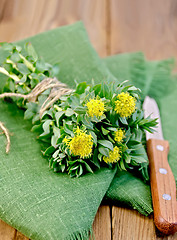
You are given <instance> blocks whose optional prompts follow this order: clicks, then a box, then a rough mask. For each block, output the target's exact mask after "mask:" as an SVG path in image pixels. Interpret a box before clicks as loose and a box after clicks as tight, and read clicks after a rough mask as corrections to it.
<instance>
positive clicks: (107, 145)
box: [98, 140, 114, 151]
mask: <svg viewBox="0 0 177 240" xmlns="http://www.w3.org/2000/svg"><path fill="white" fill-rule="evenodd" d="M98 143H99V144H101V145H102V146H104V147H106V148H109V149H110V150H111V151H113V148H114V146H113V144H112V143H111V142H110V141H108V140H98Z"/></svg>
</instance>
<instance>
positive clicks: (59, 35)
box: [0, 22, 177, 240]
mask: <svg viewBox="0 0 177 240" xmlns="http://www.w3.org/2000/svg"><path fill="white" fill-rule="evenodd" d="M29 41H30V42H31V43H32V44H33V45H34V47H35V49H36V51H37V53H38V54H39V55H40V56H42V57H43V58H44V60H45V61H47V62H49V63H51V64H54V63H58V62H60V68H61V71H60V73H59V76H58V78H59V79H60V80H61V81H62V82H65V83H67V84H68V85H69V86H70V87H74V79H76V80H77V81H79V82H81V81H87V82H90V81H91V80H92V78H93V79H94V80H95V81H96V82H100V81H104V80H107V79H110V80H113V79H114V80H116V78H117V77H118V80H119V81H120V80H124V79H125V78H129V79H131V80H132V81H133V82H134V81H137V82H136V83H137V86H138V87H141V88H145V86H146V87H147V85H146V84H147V82H149V81H150V80H149V79H151V80H152V81H151V82H150V84H149V86H148V87H147V90H148V91H149V89H151V85H152V83H153V84H155V83H154V81H157V79H158V78H157V77H156V74H154V73H155V72H157V75H158V74H159V73H161V69H162V70H164V69H165V68H166V66H167V65H168V64H164V65H163V67H162V68H160V69H159V68H158V67H157V65H158V64H157V63H147V62H146V61H145V59H144V57H143V55H142V54H141V53H134V54H133V55H132V54H125V55H124V54H122V55H118V56H114V57H110V58H108V59H106V60H101V59H100V58H99V57H98V55H97V53H96V52H95V50H94V49H93V48H92V46H91V44H90V42H89V40H88V36H87V33H86V31H85V29H84V27H83V24H82V23H80V22H79V23H76V24H74V25H70V26H66V27H61V28H58V29H55V30H51V31H48V32H46V33H42V34H39V35H36V36H34V37H32V38H29V39H27V40H23V41H20V42H18V44H20V45H24V43H25V42H29ZM5 55H6V53H5V52H2V51H0V62H2V61H3V59H4V58H5ZM115 63H117V64H115ZM160 63H161V62H159V64H160ZM151 65H152V66H153V67H151ZM155 65H156V67H154V66H155ZM106 66H108V67H106ZM113 66H114V67H113ZM152 69H153V70H152ZM158 72H159V73H158ZM168 73H169V76H168V81H172V80H173V79H172V77H171V75H170V69H169V71H168ZM119 74H120V75H119ZM162 75H163V74H162ZM119 76H120V77H119ZM158 76H159V75H158ZM0 77H1V78H0V79H1V81H0V88H2V86H3V84H4V81H5V78H4V77H2V75H1V76H0ZM158 82H159V80H158ZM164 82H165V81H164V79H163V81H162V85H164V84H165V83H164ZM173 82H175V81H173ZM169 89H170V88H169ZM176 90H177V86H176ZM148 91H147V92H148ZM151 91H152V90H151ZM148 94H149V92H148ZM175 94H176V92H175V91H174V92H173V94H170V95H167V96H166V97H164V98H162V99H161V98H159V95H158V96H157V98H158V100H159V101H160V106H161V110H162V124H163V125H164V130H165V129H166V130H165V137H166V139H168V140H169V139H171V140H172V141H170V146H171V152H170V161H171V162H172V161H173V163H172V166H173V171H174V174H175V177H176V178H177V168H176V169H175V167H174V165H175V164H174V163H175V161H176V159H175V158H176V156H177V155H176V154H175V151H176V150H175V147H174V144H171V143H172V142H173V143H175V138H176V136H177V134H175V129H174V126H175V117H177V116H176V113H175V108H174V104H175V101H176V100H175ZM171 101H173V103H172V102H171ZM167 103H168V104H169V103H170V105H171V107H170V108H168V104H167ZM170 109H171V110H170ZM169 116H170V119H169ZM166 120H168V123H169V125H167V122H166ZM0 121H2V122H4V123H5V124H6V126H7V128H8V129H9V131H10V132H11V133H13V135H12V136H11V150H10V153H9V155H8V156H7V155H6V154H5V138H4V136H2V135H0V142H1V144H0V153H1V161H0V196H1V198H0V218H1V219H2V220H4V221H5V222H7V223H8V224H10V225H12V226H13V227H15V228H16V229H18V230H19V231H20V232H22V233H23V234H24V235H26V236H28V237H29V238H31V239H34V240H35V239H36V240H44V239H45V240H46V239H50V240H55V239H56V240H60V239H61V240H63V239H88V235H89V232H90V231H91V226H92V222H93V220H94V217H95V215H96V212H97V209H98V207H99V205H100V203H101V201H102V200H103V197H104V196H105V194H106V192H107V194H106V196H105V200H106V201H109V202H110V201H112V202H114V203H118V204H119V203H124V204H126V205H129V206H132V207H133V208H136V209H137V210H139V211H140V212H141V213H143V214H145V215H147V214H148V213H150V212H151V211H152V207H151V196H150V190H149V186H148V185H147V184H145V183H143V181H142V180H141V179H139V178H137V177H136V176H134V175H132V174H130V173H124V172H121V173H117V174H116V175H115V171H113V170H109V169H101V170H99V171H97V172H96V173H94V174H87V175H86V176H84V177H81V178H79V179H71V178H70V177H69V176H67V175H66V174H56V173H53V172H52V171H51V170H50V169H49V168H48V162H47V161H46V160H45V159H44V158H43V157H42V155H41V152H40V149H41V148H40V142H38V141H37V140H36V135H35V134H34V133H32V132H30V128H31V123H30V122H29V121H26V120H24V119H23V111H22V110H20V109H18V108H17V107H16V106H15V105H14V104H12V103H5V102H3V101H0ZM171 134H172V135H173V137H172V136H171ZM172 158H173V160H172ZM108 189H109V190H108Z"/></svg>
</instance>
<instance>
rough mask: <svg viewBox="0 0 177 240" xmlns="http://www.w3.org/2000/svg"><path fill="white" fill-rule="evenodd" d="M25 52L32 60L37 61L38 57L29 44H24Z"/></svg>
mask: <svg viewBox="0 0 177 240" xmlns="http://www.w3.org/2000/svg"><path fill="white" fill-rule="evenodd" d="M26 50H27V52H28V54H29V55H30V56H32V58H33V60H34V61H35V62H36V61H37V60H38V55H37V53H36V51H35V49H34V47H33V46H32V44H31V43H27V44H26Z"/></svg>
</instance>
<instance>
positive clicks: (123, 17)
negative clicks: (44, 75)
mask: <svg viewBox="0 0 177 240" xmlns="http://www.w3.org/2000/svg"><path fill="white" fill-rule="evenodd" d="M77 20H82V21H83V22H84V24H85V26H86V28H87V31H88V34H89V37H90V39H91V42H92V44H93V45H94V47H95V48H96V50H97V52H98V53H99V55H100V56H101V57H104V56H107V55H112V54H116V53H122V52H132V51H139V50H141V51H143V52H144V53H145V55H146V57H147V58H148V59H163V58H167V57H171V56H174V57H177V27H176V26H177V1H176V0H50V1H48V0H30V1H29V0H0V41H15V40H19V39H23V38H25V37H28V36H31V35H34V34H37V33H39V32H42V31H45V30H48V29H52V28H55V27H58V26H61V25H65V24H70V23H73V22H75V21H77ZM93 228H94V233H95V238H96V240H111V239H112V240H119V239H120V240H160V239H161V240H162V239H163V240H165V239H166V240H167V239H168V240H175V239H177V234H175V235H173V236H169V237H162V236H161V237H160V235H159V233H158V232H157V231H156V229H155V227H154V224H153V217H152V216H150V217H144V216H142V215H140V214H139V213H138V212H137V211H134V210H128V209H124V208H119V207H115V206H112V207H111V206H101V207H100V208H99V210H98V212H97V215H96V218H95V221H94V224H93ZM10 239H11V240H17V239H18V240H28V238H27V237H25V236H23V235H22V234H21V233H19V232H18V231H16V230H15V229H14V228H12V227H10V226H8V225H7V224H6V223H4V222H2V221H1V220H0V240H10ZM47 240H48V239H47Z"/></svg>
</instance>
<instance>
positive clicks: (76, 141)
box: [63, 127, 93, 158]
mask: <svg viewBox="0 0 177 240" xmlns="http://www.w3.org/2000/svg"><path fill="white" fill-rule="evenodd" d="M63 142H64V143H66V145H67V146H68V148H69V150H70V152H71V154H72V155H73V156H79V157H81V158H87V157H89V156H90V155H91V154H92V147H93V137H92V135H91V134H86V133H85V132H84V131H82V130H81V129H79V127H77V129H76V131H75V136H74V137H73V138H70V139H67V138H66V137H65V138H64V139H63Z"/></svg>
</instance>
